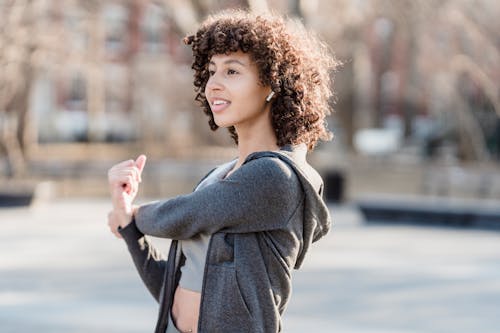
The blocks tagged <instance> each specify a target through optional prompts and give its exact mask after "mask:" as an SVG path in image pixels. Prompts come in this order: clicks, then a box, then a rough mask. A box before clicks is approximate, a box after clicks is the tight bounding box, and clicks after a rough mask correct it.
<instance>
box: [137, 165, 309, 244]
mask: <svg viewBox="0 0 500 333" xmlns="http://www.w3.org/2000/svg"><path fill="white" fill-rule="evenodd" d="M302 199H303V192H302V189H301V185H300V182H299V180H298V178H297V176H296V175H295V173H294V172H293V171H292V170H291V168H290V167H289V166H288V165H287V164H286V163H285V162H283V161H281V160H280V159H278V158H271V157H265V158H257V159H253V160H250V161H249V162H247V163H245V164H243V165H242V166H241V167H240V168H239V169H237V170H236V171H235V172H234V173H233V174H231V175H230V176H229V177H227V178H226V179H223V180H220V181H217V182H215V183H213V184H211V185H208V186H206V187H204V188H202V189H200V190H197V191H195V192H193V193H190V194H188V195H182V196H178V197H175V198H173V199H170V200H166V201H158V202H154V203H151V204H146V205H143V206H140V207H139V209H138V211H137V212H136V215H135V223H136V225H137V228H138V229H139V230H140V231H141V232H142V233H144V234H147V235H152V236H156V237H164V238H171V239H187V238H191V237H192V236H194V235H196V234H198V233H200V232H204V233H210V234H213V233H215V232H217V231H224V232H227V233H246V232H258V231H264V230H273V229H280V228H282V227H284V226H286V224H287V222H288V220H289V219H290V217H291V216H292V214H293V213H294V211H295V209H296V208H297V207H298V205H300V204H301V202H302Z"/></svg>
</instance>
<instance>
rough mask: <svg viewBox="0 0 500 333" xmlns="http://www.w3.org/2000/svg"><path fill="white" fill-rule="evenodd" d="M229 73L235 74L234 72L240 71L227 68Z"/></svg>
mask: <svg viewBox="0 0 500 333" xmlns="http://www.w3.org/2000/svg"><path fill="white" fill-rule="evenodd" d="M227 74H229V75H233V74H238V72H237V71H235V70H234V69H228V70H227Z"/></svg>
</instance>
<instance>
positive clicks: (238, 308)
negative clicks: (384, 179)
mask: <svg viewBox="0 0 500 333" xmlns="http://www.w3.org/2000/svg"><path fill="white" fill-rule="evenodd" d="M306 152H307V148H306V147H305V145H299V146H295V147H292V146H287V147H285V148H283V149H282V150H281V151H280V152H258V153H253V154H251V155H249V156H248V157H247V159H246V160H245V162H244V164H243V165H242V166H241V167H240V168H238V169H237V170H236V171H235V172H233V173H232V174H231V175H230V176H228V177H226V178H225V179H222V180H219V181H217V182H215V183H213V184H210V185H208V186H206V187H204V188H202V189H200V190H197V191H194V192H192V193H190V194H187V195H181V196H178V197H175V198H173V199H170V200H165V201H158V202H153V203H150V204H146V205H143V206H141V207H140V208H139V210H138V211H137V213H136V215H135V218H134V221H133V222H132V223H130V224H129V225H128V226H127V227H125V228H123V229H120V232H121V234H122V236H123V238H124V239H125V241H126V243H127V246H128V249H129V251H130V253H131V255H132V258H133V260H134V263H135V266H136V268H137V270H138V271H139V274H140V276H141V278H142V280H143V282H144V284H145V285H146V286H147V288H148V289H149V291H150V292H151V293H152V295H153V296H154V297H155V298H156V300H157V301H158V302H159V303H160V312H159V318H158V322H157V325H156V330H155V332H157V333H164V332H165V329H166V325H167V321H168V313H169V311H170V308H171V306H172V301H173V295H174V291H175V288H176V286H177V283H178V281H179V269H178V267H179V255H178V253H177V252H178V251H177V241H176V240H181V239H188V238H191V237H192V236H194V235H196V234H198V233H200V232H204V233H209V234H211V235H212V236H211V239H210V244H209V246H208V253H207V260H206V265H205V275H204V279H203V287H202V295H201V305H200V317H199V323H198V332H200V333H208V332H210V333H223V332H230V333H235V332H252V333H257V332H263V333H264V332H265V333H273V332H281V315H282V314H283V312H284V310H285V308H286V305H287V303H288V300H289V297H290V293H291V272H292V269H294V268H295V269H298V268H299V267H300V266H301V264H302V262H303V260H304V256H305V254H306V252H307V250H308V249H309V246H310V245H311V243H312V242H315V241H317V240H318V239H320V238H321V237H322V236H324V235H325V234H326V233H327V232H328V231H329V229H330V225H331V221H330V215H329V212H328V209H327V207H326V205H325V203H324V201H323V199H322V189H323V182H322V180H321V177H320V176H319V174H318V173H317V172H316V171H315V170H314V169H313V168H312V167H311V166H310V165H309V164H308V163H307V162H306ZM144 235H151V236H156V237H164V238H170V239H173V241H172V243H171V247H170V251H169V255H168V259H167V260H164V259H163V258H162V257H161V255H160V254H159V252H158V251H157V250H156V249H154V248H153V247H152V245H151V244H150V243H149V242H148V240H147V238H145V237H144ZM180 260H182V258H180ZM180 264H182V262H181V263H180Z"/></svg>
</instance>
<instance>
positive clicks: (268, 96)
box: [266, 91, 274, 102]
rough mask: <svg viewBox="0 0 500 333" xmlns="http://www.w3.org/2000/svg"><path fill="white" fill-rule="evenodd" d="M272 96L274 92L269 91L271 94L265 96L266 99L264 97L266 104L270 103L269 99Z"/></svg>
mask: <svg viewBox="0 0 500 333" xmlns="http://www.w3.org/2000/svg"><path fill="white" fill-rule="evenodd" d="M273 96H274V91H271V92H270V93H269V95H267V97H266V102H270V101H271V98H273Z"/></svg>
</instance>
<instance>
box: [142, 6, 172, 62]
mask: <svg viewBox="0 0 500 333" xmlns="http://www.w3.org/2000/svg"><path fill="white" fill-rule="evenodd" d="M165 23H166V15H165V10H164V8H163V7H160V6H159V5H157V4H154V3H150V4H148V5H147V6H146V9H145V11H144V15H143V17H142V19H141V33H142V36H143V38H142V39H143V41H144V43H143V49H144V51H146V52H150V53H158V52H164V51H165V32H166V24H165Z"/></svg>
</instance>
